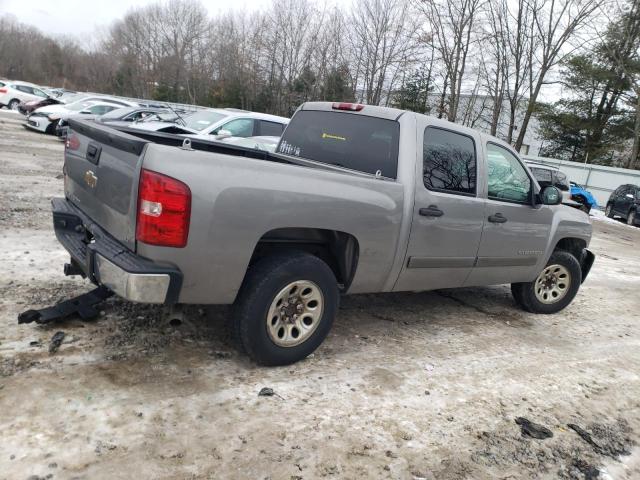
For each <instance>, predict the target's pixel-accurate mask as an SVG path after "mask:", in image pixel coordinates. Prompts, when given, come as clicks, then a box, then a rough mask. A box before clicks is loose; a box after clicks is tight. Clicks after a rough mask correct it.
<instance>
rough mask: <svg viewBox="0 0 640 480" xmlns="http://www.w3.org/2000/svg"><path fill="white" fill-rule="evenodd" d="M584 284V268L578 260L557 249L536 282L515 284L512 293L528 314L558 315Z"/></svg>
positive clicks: (512, 286)
mask: <svg viewBox="0 0 640 480" xmlns="http://www.w3.org/2000/svg"><path fill="white" fill-rule="evenodd" d="M581 283H582V269H581V268H580V263H578V260H577V259H576V257H574V256H573V255H571V254H570V253H569V252H565V251H563V250H556V251H555V252H553V254H552V255H551V257H550V258H549V262H547V265H546V266H545V267H544V268H543V269H542V272H540V274H539V275H538V277H537V278H536V279H535V280H534V281H533V282H523V283H513V284H511V293H512V294H513V298H514V299H515V300H516V302H517V303H518V304H519V305H520V306H521V307H522V308H523V309H524V310H526V311H527V312H531V313H546V314H548V313H556V312H559V311H560V310H562V309H563V308H565V307H566V306H567V305H569V304H570V303H571V301H572V300H573V299H574V297H575V296H576V294H577V293H578V289H579V288H580V284H581Z"/></svg>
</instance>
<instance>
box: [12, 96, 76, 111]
mask: <svg viewBox="0 0 640 480" xmlns="http://www.w3.org/2000/svg"><path fill="white" fill-rule="evenodd" d="M87 96H88V95H83V94H77V93H61V94H58V95H55V96H49V97H47V98H39V99H38V100H30V101H28V102H21V103H20V104H19V105H18V111H19V112H20V113H22V114H23V115H29V114H31V113H33V112H34V111H36V110H37V109H38V108H42V107H48V106H49V105H60V104H64V103H73V102H76V101H78V100H81V99H83V98H86V97H87Z"/></svg>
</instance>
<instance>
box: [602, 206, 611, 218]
mask: <svg viewBox="0 0 640 480" xmlns="http://www.w3.org/2000/svg"><path fill="white" fill-rule="evenodd" d="M604 214H605V215H606V216H607V217H608V216H609V215H610V214H611V205H607V208H605V210H604Z"/></svg>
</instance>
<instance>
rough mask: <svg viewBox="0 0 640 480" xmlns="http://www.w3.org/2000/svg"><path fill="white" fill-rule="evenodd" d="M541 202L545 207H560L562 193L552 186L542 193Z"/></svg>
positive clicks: (544, 189)
mask: <svg viewBox="0 0 640 480" xmlns="http://www.w3.org/2000/svg"><path fill="white" fill-rule="evenodd" d="M540 201H541V203H542V204H543V205H558V204H560V203H562V193H560V190H558V188H557V187H554V186H552V185H550V186H548V187H545V188H543V189H542V191H541V192H540Z"/></svg>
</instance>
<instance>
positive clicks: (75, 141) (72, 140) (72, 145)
mask: <svg viewBox="0 0 640 480" xmlns="http://www.w3.org/2000/svg"><path fill="white" fill-rule="evenodd" d="M64 146H65V147H66V148H67V149H68V150H77V149H79V148H80V139H79V138H78V136H77V135H76V134H75V133H72V134H71V135H69V134H67V140H66V141H65V142H64Z"/></svg>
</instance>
